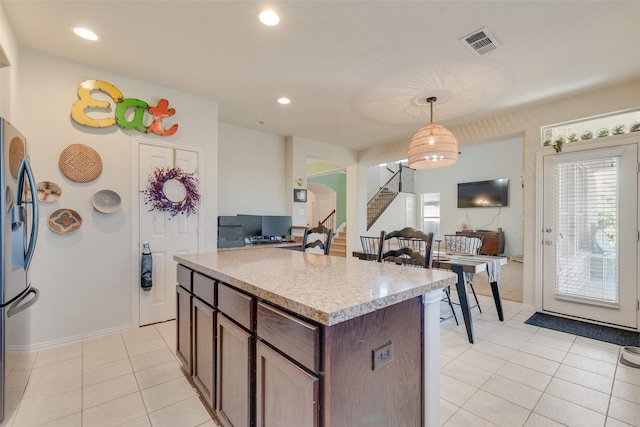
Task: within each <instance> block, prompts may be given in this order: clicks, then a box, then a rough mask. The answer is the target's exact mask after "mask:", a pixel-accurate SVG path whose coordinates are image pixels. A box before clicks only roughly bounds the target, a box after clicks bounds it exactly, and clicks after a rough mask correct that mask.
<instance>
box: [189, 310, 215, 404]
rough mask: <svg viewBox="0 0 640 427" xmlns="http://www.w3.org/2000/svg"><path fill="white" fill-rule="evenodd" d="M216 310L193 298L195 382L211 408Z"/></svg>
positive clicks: (212, 402)
mask: <svg viewBox="0 0 640 427" xmlns="http://www.w3.org/2000/svg"><path fill="white" fill-rule="evenodd" d="M215 319H216V316H215V311H214V310H213V308H211V307H209V306H208V305H207V304H205V303H203V302H202V301H200V300H199V299H197V298H194V299H193V382H194V383H195V384H196V386H197V387H198V390H200V394H201V395H202V397H203V399H204V400H205V402H207V404H208V405H209V407H210V408H211V409H213V408H214V402H215V400H214V395H215V392H214V387H215V382H214V378H215V376H214V375H215V374H214V366H215V365H214V362H215V361H214V354H215V353H214V335H215Z"/></svg>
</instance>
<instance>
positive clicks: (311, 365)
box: [257, 302, 320, 373]
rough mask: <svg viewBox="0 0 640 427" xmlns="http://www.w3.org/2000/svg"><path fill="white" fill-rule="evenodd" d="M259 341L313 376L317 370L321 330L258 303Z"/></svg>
mask: <svg viewBox="0 0 640 427" xmlns="http://www.w3.org/2000/svg"><path fill="white" fill-rule="evenodd" d="M257 325H258V326H257V333H258V337H259V338H261V339H262V340H264V341H266V342H268V343H269V344H271V345H272V346H274V347H276V348H277V349H279V350H280V351H282V352H283V353H284V354H286V355H287V356H289V357H291V358H292V359H294V360H295V361H297V362H298V363H300V364H301V365H302V366H304V367H306V368H307V369H310V370H312V371H313V372H316V373H318V372H319V370H320V362H319V361H320V328H319V327H318V326H314V325H312V324H310V323H307V322H305V321H304V320H300V319H298V318H296V317H294V316H291V315H290V314H287V313H285V312H284V311H281V310H278V309H277V308H275V307H271V306H269V305H267V304H264V303H261V302H259V303H258V319H257Z"/></svg>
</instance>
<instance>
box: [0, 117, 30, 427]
mask: <svg viewBox="0 0 640 427" xmlns="http://www.w3.org/2000/svg"><path fill="white" fill-rule="evenodd" d="M0 156H1V157H0V189H1V191H2V194H0V224H1V226H2V244H1V245H0V258H2V274H1V276H2V277H1V279H2V282H0V307H1V312H0V314H1V316H0V331H1V334H2V335H1V336H0V346H1V347H2V348H1V349H0V350H1V351H0V365H1V368H2V376H0V382H1V384H0V385H1V387H0V405H2V407H1V408H0V409H1V411H0V417H1V418H0V421H2V420H4V417H5V414H7V413H8V412H9V410H10V409H12V408H13V409H15V408H16V407H17V404H18V402H19V401H20V399H21V397H22V395H23V393H24V390H25V387H26V385H27V379H28V375H26V378H25V375H16V373H17V371H19V370H23V373H24V372H29V371H28V368H30V366H28V365H25V364H21V363H20V357H21V356H20V354H21V352H24V351H25V350H27V349H28V348H29V345H30V331H31V329H30V319H29V312H30V311H31V310H26V309H27V308H29V307H30V306H32V305H33V304H35V302H36V301H37V300H38V296H39V291H38V289H37V288H35V287H33V286H31V281H30V279H29V265H30V264H31V259H32V257H33V252H34V250H35V245H36V238H37V235H38V198H37V194H36V191H35V189H36V185H35V180H34V178H33V173H32V171H31V166H30V164H29V160H28V156H27V141H26V139H25V138H24V136H23V135H22V134H21V133H20V132H19V131H18V130H17V129H16V128H15V127H13V126H12V125H11V123H9V122H8V121H6V120H4V119H2V118H0ZM12 374H13V375H12Z"/></svg>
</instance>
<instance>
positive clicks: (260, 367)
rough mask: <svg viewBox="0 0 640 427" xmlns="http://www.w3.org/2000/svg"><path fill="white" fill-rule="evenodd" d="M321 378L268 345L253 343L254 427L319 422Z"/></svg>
mask: <svg viewBox="0 0 640 427" xmlns="http://www.w3.org/2000/svg"><path fill="white" fill-rule="evenodd" d="M319 384H320V380H319V379H318V378H317V377H315V376H313V375H311V374H309V373H308V372H306V371H305V370H303V369H302V368H300V367H298V366H297V365H296V364H294V363H293V362H290V361H289V360H287V359H286V358H285V357H283V356H281V355H280V354H279V353H278V352H276V351H275V350H273V349H271V348H270V347H269V346H268V345H267V344H265V343H263V342H262V341H258V342H257V344H256V389H257V390H256V427H268V426H289V425H292V424H291V423H292V422H294V421H295V425H296V426H300V427H317V426H318V425H319V410H318V399H319V394H318V393H319Z"/></svg>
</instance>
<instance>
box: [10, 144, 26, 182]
mask: <svg viewBox="0 0 640 427" xmlns="http://www.w3.org/2000/svg"><path fill="white" fill-rule="evenodd" d="M23 157H24V141H22V139H20V137H17V136H16V137H14V138H13V139H12V140H11V142H10V143H9V172H11V176H12V177H14V178H18V172H19V171H20V163H22V158H23Z"/></svg>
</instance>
